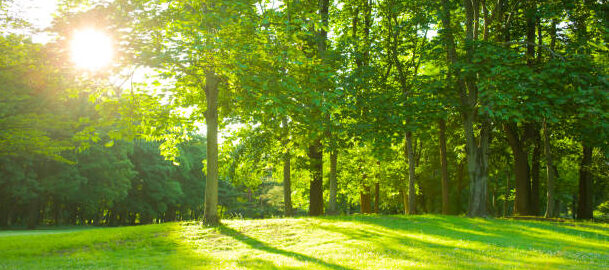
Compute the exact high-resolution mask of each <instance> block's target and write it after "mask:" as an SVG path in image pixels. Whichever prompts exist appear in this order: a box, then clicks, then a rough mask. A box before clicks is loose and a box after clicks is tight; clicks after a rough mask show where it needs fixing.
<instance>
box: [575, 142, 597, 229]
mask: <svg viewBox="0 0 609 270" xmlns="http://www.w3.org/2000/svg"><path fill="white" fill-rule="evenodd" d="M590 165H592V147H590V146H587V145H584V146H583V156H582V161H581V165H580V167H579V193H578V195H579V196H578V200H577V219H592V218H593V215H592V211H593V205H592V192H593V190H594V187H593V179H592V174H591V173H590Z"/></svg>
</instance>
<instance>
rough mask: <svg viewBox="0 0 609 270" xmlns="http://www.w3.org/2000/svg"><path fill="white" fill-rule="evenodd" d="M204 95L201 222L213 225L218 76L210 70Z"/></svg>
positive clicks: (218, 221)
mask: <svg viewBox="0 0 609 270" xmlns="http://www.w3.org/2000/svg"><path fill="white" fill-rule="evenodd" d="M205 97H206V99H207V111H206V112H205V124H206V125H207V135H206V136H207V179H206V183H205V210H204V212H203V223H204V224H206V225H211V226H215V225H218V224H219V223H220V219H219V218H218V77H217V75H216V74H215V72H214V71H212V70H207V71H205Z"/></svg>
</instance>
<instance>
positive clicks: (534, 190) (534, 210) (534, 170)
mask: <svg viewBox="0 0 609 270" xmlns="http://www.w3.org/2000/svg"><path fill="white" fill-rule="evenodd" d="M540 156H541V138H540V136H539V133H537V134H536V135H535V146H534V148H533V156H532V157H531V214H532V215H534V216H538V215H539V162H540Z"/></svg>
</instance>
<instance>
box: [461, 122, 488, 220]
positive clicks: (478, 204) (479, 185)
mask: <svg viewBox="0 0 609 270" xmlns="http://www.w3.org/2000/svg"><path fill="white" fill-rule="evenodd" d="M464 118H465V119H464V121H463V122H464V126H465V130H466V132H465V134H466V146H465V147H466V148H467V153H468V155H467V169H468V174H469V177H470V186H469V190H470V195H469V209H468V213H467V215H468V216H470V217H484V216H486V193H487V191H486V190H487V181H488V179H487V178H488V174H487V170H488V147H489V143H490V128H491V127H490V122H489V121H488V120H487V121H483V122H482V127H481V130H480V135H479V142H478V144H476V143H475V137H474V134H473V116H472V115H471V114H470V113H466V114H465V117H464ZM468 142H469V143H468Z"/></svg>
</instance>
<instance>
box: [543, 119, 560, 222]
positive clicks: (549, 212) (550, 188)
mask: <svg viewBox="0 0 609 270" xmlns="http://www.w3.org/2000/svg"><path fill="white" fill-rule="evenodd" d="M549 132H550V131H549V129H548V123H547V122H546V120H545V119H544V121H543V145H544V154H545V157H546V176H547V180H546V181H547V184H546V189H547V205H546V215H545V216H546V217H547V218H554V217H557V216H558V213H557V211H556V210H557V209H556V208H554V206H555V205H556V203H555V202H554V201H555V198H554V164H553V160H552V149H551V145H550V133H549Z"/></svg>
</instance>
